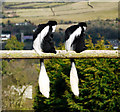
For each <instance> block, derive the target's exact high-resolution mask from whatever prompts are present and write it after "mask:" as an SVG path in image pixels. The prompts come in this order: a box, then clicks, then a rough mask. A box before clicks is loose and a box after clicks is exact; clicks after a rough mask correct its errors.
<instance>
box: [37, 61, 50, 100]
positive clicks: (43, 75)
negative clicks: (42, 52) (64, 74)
mask: <svg viewBox="0 0 120 112" xmlns="http://www.w3.org/2000/svg"><path fill="white" fill-rule="evenodd" d="M38 83H39V88H40V92H41V93H42V94H43V95H44V96H45V97H47V98H49V92H50V81H49V77H48V75H47V72H46V69H45V65H44V60H43V59H41V60H40V74H39V79H38Z"/></svg>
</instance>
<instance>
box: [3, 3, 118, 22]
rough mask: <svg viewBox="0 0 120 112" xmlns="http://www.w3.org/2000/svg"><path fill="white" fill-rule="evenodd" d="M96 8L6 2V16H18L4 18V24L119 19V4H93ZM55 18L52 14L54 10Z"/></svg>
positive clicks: (61, 4) (83, 4) (82, 4)
mask: <svg viewBox="0 0 120 112" xmlns="http://www.w3.org/2000/svg"><path fill="white" fill-rule="evenodd" d="M91 4H92V5H93V6H94V8H91V7H89V6H88V5H87V2H76V3H41V2H34V3H30V2H29V3H25V2H24V3H23V4H22V2H16V3H13V2H11V3H10V2H6V3H5V4H4V14H5V15H6V16H8V14H10V13H13V12H14V13H15V15H17V18H16V16H15V17H14V16H13V17H9V18H4V19H3V22H7V21H8V20H10V21H11V22H14V23H17V22H23V21H24V20H25V19H27V20H30V21H31V22H33V23H35V24H39V23H43V22H46V21H48V20H51V19H54V20H57V21H58V22H60V21H64V22H65V21H73V22H78V21H88V20H95V19H104V20H105V19H115V18H117V17H118V3H117V2H104V3H103V2H92V3H91ZM50 7H52V10H53V11H54V13H55V16H54V15H53V13H52V10H51V8H50Z"/></svg>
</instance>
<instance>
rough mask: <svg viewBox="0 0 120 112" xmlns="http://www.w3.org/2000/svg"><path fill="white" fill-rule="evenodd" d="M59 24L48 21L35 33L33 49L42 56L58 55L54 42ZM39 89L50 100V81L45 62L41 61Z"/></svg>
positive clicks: (39, 26)
mask: <svg viewBox="0 0 120 112" xmlns="http://www.w3.org/2000/svg"><path fill="white" fill-rule="evenodd" d="M56 25H57V22H56V21H48V23H47V24H40V25H38V28H37V29H36V30H35V32H34V33H33V48H34V50H35V51H36V52H37V53H38V54H39V55H40V54H41V53H42V52H44V53H56V50H55V48H54V42H53V32H55V29H56ZM38 83H39V89H40V92H41V93H42V94H43V95H44V96H45V97H47V98H49V92H50V81H49V77H48V75H47V72H46V69H45V65H44V60H43V59H40V74H39V80H38Z"/></svg>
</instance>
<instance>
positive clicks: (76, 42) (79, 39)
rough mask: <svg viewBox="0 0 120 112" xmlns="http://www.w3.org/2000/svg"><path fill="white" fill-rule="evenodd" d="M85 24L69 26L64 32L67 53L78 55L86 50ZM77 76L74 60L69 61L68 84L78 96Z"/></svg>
mask: <svg viewBox="0 0 120 112" xmlns="http://www.w3.org/2000/svg"><path fill="white" fill-rule="evenodd" d="M86 28H87V24H86V23H85V22H80V23H79V24H77V25H73V26H70V27H69V28H67V29H66V30H65V49H66V50H67V51H75V52H76V53H80V52H82V51H84V50H86V49H87V47H86V46H85V30H86ZM78 83H79V80H78V75H77V70H76V67H75V62H74V59H71V71H70V84H71V89H72V91H73V93H74V94H75V95H76V96H79V88H78Z"/></svg>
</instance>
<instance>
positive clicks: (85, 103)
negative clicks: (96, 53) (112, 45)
mask: <svg viewBox="0 0 120 112" xmlns="http://www.w3.org/2000/svg"><path fill="white" fill-rule="evenodd" d="M101 42H103V40H102V39H101V40H100V41H99V43H98V44H96V45H95V46H93V45H92V44H91V43H90V40H89V44H88V47H89V48H90V49H95V48H97V49H100V47H101V48H104V47H103V46H100V43H101ZM98 46H99V48H98ZM93 47H94V48H93ZM104 49H105V48H104ZM75 62H76V67H77V71H78V75H79V91H80V95H79V97H76V96H74V95H73V93H72V91H71V88H70V79H69V74H70V73H69V72H70V66H71V65H70V60H69V59H51V60H46V61H45V66H46V69H47V72H48V76H49V78H50V85H51V87H50V90H51V91H50V98H48V99H47V98H45V97H44V96H43V95H42V94H41V93H40V92H39V88H38V86H37V87H36V95H35V97H34V104H33V108H34V110H35V111H36V112H38V111H39V112H118V111H120V73H119V69H120V65H119V59H76V60H75Z"/></svg>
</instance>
